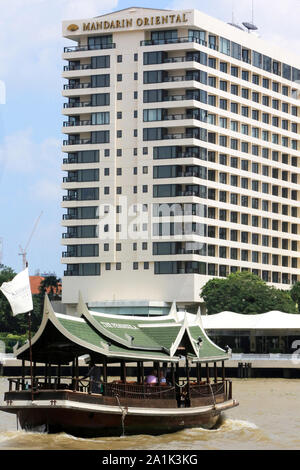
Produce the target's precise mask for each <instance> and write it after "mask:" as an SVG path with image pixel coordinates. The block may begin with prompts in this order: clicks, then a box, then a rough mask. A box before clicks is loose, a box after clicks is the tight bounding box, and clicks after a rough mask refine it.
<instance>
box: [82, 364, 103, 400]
mask: <svg viewBox="0 0 300 470" xmlns="http://www.w3.org/2000/svg"><path fill="white" fill-rule="evenodd" d="M89 367H90V369H89V371H88V374H87V375H86V376H85V377H83V379H87V378H89V379H90V381H91V392H92V393H101V392H102V383H101V368H100V366H97V365H96V364H95V363H94V362H93V361H91V362H90V364H89Z"/></svg>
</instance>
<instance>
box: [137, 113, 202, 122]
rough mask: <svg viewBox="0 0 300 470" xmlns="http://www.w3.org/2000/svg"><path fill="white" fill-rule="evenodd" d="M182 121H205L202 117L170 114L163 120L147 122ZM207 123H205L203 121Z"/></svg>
mask: <svg viewBox="0 0 300 470" xmlns="http://www.w3.org/2000/svg"><path fill="white" fill-rule="evenodd" d="M180 119H197V120H198V121H203V119H201V117H200V116H192V115H190V114H168V115H166V116H164V117H162V118H161V119H154V120H152V121H145V122H157V121H178V120H180ZM203 122H205V121H203Z"/></svg>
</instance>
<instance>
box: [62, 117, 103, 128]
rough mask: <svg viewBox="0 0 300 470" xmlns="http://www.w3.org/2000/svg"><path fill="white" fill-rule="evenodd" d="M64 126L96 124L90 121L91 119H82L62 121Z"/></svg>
mask: <svg viewBox="0 0 300 470" xmlns="http://www.w3.org/2000/svg"><path fill="white" fill-rule="evenodd" d="M63 124H64V127H74V126H75V127H76V126H92V125H96V124H95V123H92V121H91V120H89V119H84V120H83V121H78V122H76V121H64V123H63Z"/></svg>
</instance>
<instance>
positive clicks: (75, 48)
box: [64, 42, 116, 52]
mask: <svg viewBox="0 0 300 470" xmlns="http://www.w3.org/2000/svg"><path fill="white" fill-rule="evenodd" d="M115 48H116V44H115V43H114V42H111V43H109V44H94V45H93V46H89V45H85V46H81V45H78V46H71V47H64V52H83V51H95V50H101V49H115Z"/></svg>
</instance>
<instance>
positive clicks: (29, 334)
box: [28, 312, 33, 401]
mask: <svg viewBox="0 0 300 470" xmlns="http://www.w3.org/2000/svg"><path fill="white" fill-rule="evenodd" d="M28 339H29V357H30V377H31V401H33V370H32V347H31V312H28Z"/></svg>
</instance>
